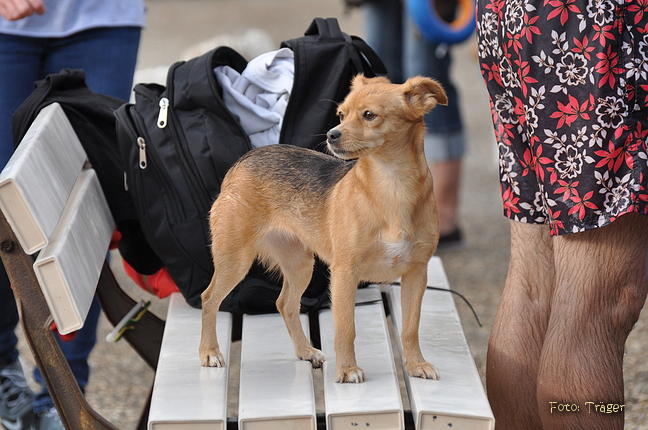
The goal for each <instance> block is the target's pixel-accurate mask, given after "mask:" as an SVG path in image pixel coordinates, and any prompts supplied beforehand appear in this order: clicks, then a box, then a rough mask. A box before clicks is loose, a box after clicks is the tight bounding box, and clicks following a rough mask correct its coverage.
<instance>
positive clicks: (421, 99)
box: [403, 76, 448, 116]
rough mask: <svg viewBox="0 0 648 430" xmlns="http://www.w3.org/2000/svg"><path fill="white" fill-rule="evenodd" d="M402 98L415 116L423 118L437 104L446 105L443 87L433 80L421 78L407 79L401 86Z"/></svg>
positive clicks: (446, 99)
mask: <svg viewBox="0 0 648 430" xmlns="http://www.w3.org/2000/svg"><path fill="white" fill-rule="evenodd" d="M403 88H404V90H403V96H404V97H405V101H406V103H407V104H408V105H409V106H410V107H411V108H412V111H413V112H414V114H415V115H416V116H423V115H425V113H427V112H428V111H429V110H430V109H432V108H433V107H435V106H436V105H437V104H442V105H447V104H448V96H446V93H445V91H444V90H443V87H441V85H440V84H439V83H438V82H437V81H435V80H434V79H430V78H425V77H423V76H415V77H413V78H409V79H408V80H407V81H405V83H404V84H403Z"/></svg>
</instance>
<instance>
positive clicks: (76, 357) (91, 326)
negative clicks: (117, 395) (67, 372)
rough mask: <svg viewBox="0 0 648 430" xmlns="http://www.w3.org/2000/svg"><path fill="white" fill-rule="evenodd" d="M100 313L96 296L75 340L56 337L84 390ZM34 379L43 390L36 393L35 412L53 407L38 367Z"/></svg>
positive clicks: (88, 374)
mask: <svg viewBox="0 0 648 430" xmlns="http://www.w3.org/2000/svg"><path fill="white" fill-rule="evenodd" d="M100 315H101V306H100V305H99V301H98V300H97V298H96V297H95V299H94V300H93V302H92V305H91V306H90V311H89V312H88V316H87V317H86V320H85V325H84V326H83V328H82V329H81V330H79V331H78V332H77V334H76V337H75V338H74V340H72V341H71V342H63V341H61V339H60V338H59V337H58V336H57V337H56V339H57V341H58V344H59V346H60V347H61V350H62V351H63V355H64V356H65V358H66V359H67V362H68V365H69V366H70V369H71V370H72V373H73V374H74V378H75V379H76V381H77V383H78V384H79V387H80V388H81V390H82V391H85V387H86V385H88V378H89V376H90V365H89V364H88V356H89V355H90V352H91V351H92V348H94V345H95V342H96V341H97V325H98V321H99V316H100ZM34 379H35V380H36V381H37V382H38V383H39V384H40V385H41V387H42V390H41V391H40V392H39V393H38V394H36V398H35V400H34V412H35V413H36V414H39V413H41V412H45V411H47V410H48V409H50V408H53V407H54V403H53V402H52V398H51V397H50V395H49V393H48V391H47V387H46V386H45V383H44V381H43V377H42V376H41V373H40V371H39V370H38V368H35V369H34Z"/></svg>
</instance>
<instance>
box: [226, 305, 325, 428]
mask: <svg viewBox="0 0 648 430" xmlns="http://www.w3.org/2000/svg"><path fill="white" fill-rule="evenodd" d="M301 321H302V327H304V331H305V333H306V335H307V336H308V332H309V330H308V328H309V327H308V318H307V316H306V315H301ZM315 426H316V417H315V397H314V391H313V375H312V366H311V363H310V362H307V361H302V360H299V359H298V358H297V357H296V356H295V348H294V346H293V343H292V341H291V339H290V336H289V335H288V330H287V329H286V325H285V323H284V321H283V318H282V317H281V315H279V314H266V315H244V316H243V335H242V341H241V376H240V382H239V429H240V430H287V429H290V430H314V429H315Z"/></svg>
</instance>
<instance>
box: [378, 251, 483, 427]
mask: <svg viewBox="0 0 648 430" xmlns="http://www.w3.org/2000/svg"><path fill="white" fill-rule="evenodd" d="M428 285H432V286H434V287H441V288H446V289H449V284H448V280H447V277H446V274H445V271H444V269H443V265H442V263H441V259H440V258H439V257H433V258H432V260H431V261H430V264H429V265H428ZM389 299H390V305H391V306H390V308H391V310H392V318H393V321H394V324H395V327H396V329H397V332H398V342H399V344H400V331H401V329H402V325H401V322H402V313H401V300H400V287H397V286H392V287H390V289H389ZM420 327H421V328H420V333H419V339H420V343H421V350H422V352H423V356H424V357H425V358H426V359H427V360H428V361H430V362H431V363H432V364H434V366H435V367H436V368H437V369H438V370H439V373H440V374H441V379H439V380H438V381H433V380H425V379H421V378H411V377H409V376H408V375H407V374H405V382H406V384H407V388H408V392H409V398H410V403H411V406H412V414H413V415H414V422H415V425H416V428H417V430H432V429H448V428H450V425H451V426H452V428H460V429H471V430H491V429H493V428H494V425H495V420H494V418H493V413H492V411H491V409H490V405H489V403H488V399H487V398H486V393H485V391H484V388H483V386H482V383H481V379H480V378H479V373H478V371H477V368H476V366H475V362H474V360H473V357H472V353H471V352H470V348H469V347H468V343H467V342H466V338H465V335H464V332H463V329H462V327H461V322H460V320H459V315H458V313H457V309H456V307H455V304H454V300H453V298H452V294H450V293H446V292H444V291H434V290H426V292H425V295H424V297H423V305H422V312H421V323H420ZM399 348H400V345H399Z"/></svg>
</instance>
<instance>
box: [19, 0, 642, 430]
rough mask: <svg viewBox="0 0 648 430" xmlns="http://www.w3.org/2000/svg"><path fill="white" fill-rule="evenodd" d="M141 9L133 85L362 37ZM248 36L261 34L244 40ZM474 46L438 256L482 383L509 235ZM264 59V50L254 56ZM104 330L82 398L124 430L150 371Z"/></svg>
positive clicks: (326, 12) (226, 0)
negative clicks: (306, 39) (450, 218)
mask: <svg viewBox="0 0 648 430" xmlns="http://www.w3.org/2000/svg"><path fill="white" fill-rule="evenodd" d="M146 3H147V6H148V27H147V28H146V30H145V31H144V32H143V34H142V42H141V49H140V56H139V62H138V69H139V71H138V75H137V76H138V80H139V81H141V82H153V81H156V80H157V81H159V79H160V76H161V79H163V78H164V70H165V69H166V67H167V66H169V65H170V64H172V63H173V62H174V61H176V60H178V59H180V58H182V57H183V56H186V55H191V54H192V53H196V52H197V54H199V53H200V52H199V51H200V50H201V49H204V47H203V48H201V47H200V46H197V45H199V44H200V43H201V42H203V41H205V40H211V41H210V42H207V44H206V45H207V48H212V47H215V46H218V45H220V44H227V45H230V46H233V47H235V48H237V47H239V48H240V52H241V53H242V54H244V55H245V52H243V51H246V52H247V51H249V52H252V51H254V50H255V49H257V50H258V49H262V48H265V47H266V46H267V44H268V42H269V43H270V49H276V48H278V46H279V43H280V42H281V41H282V40H286V39H291V38H294V37H298V36H301V35H302V34H303V32H304V30H306V28H307V27H308V25H309V24H310V22H311V20H312V19H313V18H314V17H317V16H320V17H329V16H333V17H337V18H338V20H339V22H340V26H341V28H342V30H343V31H345V32H347V33H349V34H355V35H358V36H362V35H363V28H362V15H361V12H360V11H358V10H353V11H351V12H350V13H346V12H345V10H344V6H343V3H342V0H301V1H297V0H272V1H270V0H183V1H176V0H146ZM251 29H258V30H262V32H259V31H254V32H249V30H251ZM268 38H269V39H270V40H269V41H268ZM474 45H475V42H474V40H472V39H470V40H468V41H467V42H465V43H463V44H462V45H459V46H457V47H456V49H455V50H454V59H455V64H454V69H453V74H454V78H455V82H456V84H457V86H458V89H459V91H460V95H461V101H462V103H461V105H462V115H463V118H464V121H465V124H466V127H467V134H468V153H467V156H466V158H465V162H464V169H463V176H462V186H461V225H462V228H463V232H464V235H465V244H464V246H463V248H461V249H459V250H454V251H448V252H440V253H439V254H438V255H440V257H441V258H442V260H443V263H444V265H445V270H446V272H447V275H448V278H449V280H450V286H451V288H453V289H455V290H457V291H458V292H460V293H462V294H463V295H465V296H466V297H467V298H468V300H469V301H470V302H471V303H472V305H473V306H474V308H475V310H476V312H477V314H478V315H479V317H480V319H481V321H482V323H483V324H484V327H481V328H480V327H479V326H478V325H477V323H476V321H475V319H474V317H473V316H472V313H471V312H470V310H469V309H468V307H467V306H466V305H465V304H463V303H462V302H460V301H459V302H457V307H458V309H459V312H460V316H461V318H462V323H463V327H464V330H465V333H466V337H467V339H468V343H469V345H470V348H471V350H472V352H473V355H474V358H475V362H476V364H477V367H478V369H479V371H480V374H481V375H482V379H483V376H484V370H485V361H486V347H487V342H488V336H489V333H490V328H491V326H492V322H493V318H494V315H495V311H496V308H497V304H498V302H499V297H500V294H501V289H502V286H503V284H504V279H505V277H506V272H507V268H508V256H509V248H508V244H509V231H508V221H507V220H506V219H505V218H504V217H503V215H502V209H501V200H500V196H499V182H498V173H497V164H498V162H497V155H496V148H495V142H494V138H493V132H492V124H491V121H490V113H489V106H488V97H487V93H486V90H485V87H484V85H483V83H482V80H481V75H480V73H479V67H478V62H477V57H476V48H475V46H474ZM187 50H189V52H187ZM264 50H267V49H263V50H262V51H261V52H263V51H264ZM197 54H196V55H197ZM162 82H163V81H162ZM112 262H113V263H112V264H113V268H114V270H115V272H116V274H117V276H118V278H119V279H120V282H122V284H123V285H125V286H126V287H127V288H128V289H129V291H131V292H132V294H133V295H135V296H141V297H147V298H148V299H151V296H148V295H147V294H146V293H143V292H141V291H140V290H139V289H138V288H137V287H134V286H133V285H132V283H131V282H130V281H129V280H128V279H127V278H125V277H124V275H123V271H122V270H121V268H120V263H119V256H118V255H114V256H113V259H112ZM152 300H153V302H154V303H153V309H154V312H156V313H158V314H159V315H162V316H163V315H164V311H165V309H166V301H165V300H157V299H154V298H153V299H152ZM110 329H111V327H110V325H109V324H108V323H107V322H106V321H105V319H103V318H102V321H101V323H100V329H99V333H98V338H99V340H98V342H97V346H96V347H95V349H94V351H93V353H92V355H91V365H92V375H91V379H90V383H89V386H88V388H87V397H88V400H89V402H90V404H91V405H93V407H95V408H96V409H97V410H98V411H99V413H101V414H102V415H104V416H105V417H106V418H107V419H108V420H109V421H111V422H112V423H113V424H115V425H116V426H117V427H118V428H120V429H124V430H126V429H133V428H135V426H136V424H137V421H138V418H139V414H140V410H141V407H142V405H143V404H144V402H145V401H146V396H147V393H148V390H149V388H150V387H151V384H152V382H153V372H152V371H151V370H150V369H149V368H148V367H147V365H146V364H145V363H144V362H143V361H142V360H141V359H140V358H139V357H138V356H137V354H136V353H135V352H134V351H133V350H132V349H131V348H130V347H129V346H128V345H127V344H126V343H125V342H120V343H117V344H109V343H107V342H105V341H104V340H103V339H104V338H105V335H106V334H107V333H108V331H109V330H110ZM424 329H425V328H422V330H424ZM647 340H648V316H647V315H646V312H644V313H643V314H642V317H641V319H640V321H639V322H638V324H637V326H636V328H635V330H634V331H633V333H632V334H631V336H630V338H629V340H628V343H627V347H626V349H627V353H626V356H625V380H626V409H625V410H626V421H627V423H626V427H625V428H626V429H636V430H639V429H645V428H646V424H645V423H646V422H648V361H647V360H646V359H645V350H646V347H645V345H646V344H647V342H646V341H647ZM20 347H21V350H22V351H23V357H24V358H25V360H26V361H27V362H28V365H29V363H30V354H29V352H28V349H27V347H26V346H25V344H24V342H23V343H21V346H20ZM187 353H194V352H193V351H188V352H187ZM31 365H32V366H33V363H32V364H31ZM511 407H512V408H515V407H516V405H511Z"/></svg>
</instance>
